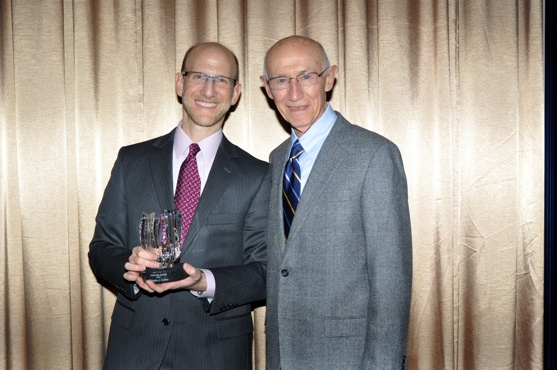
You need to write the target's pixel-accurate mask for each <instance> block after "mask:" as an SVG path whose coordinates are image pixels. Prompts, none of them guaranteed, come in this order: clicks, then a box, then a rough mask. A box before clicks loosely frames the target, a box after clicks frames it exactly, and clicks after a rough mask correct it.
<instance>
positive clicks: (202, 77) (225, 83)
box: [182, 71, 236, 89]
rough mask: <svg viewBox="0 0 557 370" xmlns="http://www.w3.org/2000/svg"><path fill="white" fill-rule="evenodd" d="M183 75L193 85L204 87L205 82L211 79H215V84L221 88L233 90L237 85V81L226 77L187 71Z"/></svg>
mask: <svg viewBox="0 0 557 370" xmlns="http://www.w3.org/2000/svg"><path fill="white" fill-rule="evenodd" d="M182 75H183V76H184V77H185V78H186V80H187V81H188V82H191V83H193V84H198V85H203V84H204V83H205V82H207V81H209V79H210V78H211V79H213V81H214V82H215V86H216V87H220V88H228V89H230V88H232V87H234V85H236V80H235V79H233V78H232V77H225V76H209V75H206V74H205V73H202V72H193V71H185V72H182Z"/></svg>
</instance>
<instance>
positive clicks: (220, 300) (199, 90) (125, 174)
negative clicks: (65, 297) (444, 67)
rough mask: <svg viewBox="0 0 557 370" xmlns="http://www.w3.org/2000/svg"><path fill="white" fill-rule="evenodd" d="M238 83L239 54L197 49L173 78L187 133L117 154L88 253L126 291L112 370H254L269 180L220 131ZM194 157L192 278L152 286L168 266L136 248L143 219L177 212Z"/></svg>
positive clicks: (263, 167)
mask: <svg viewBox="0 0 557 370" xmlns="http://www.w3.org/2000/svg"><path fill="white" fill-rule="evenodd" d="M237 81H238V61H237V59H236V57H235V56H234V55H233V54H232V52H231V51H230V50H228V49H227V48H225V47H224V46H222V45H220V44H217V43H204V44H200V45H197V46H194V47H192V48H190V50H189V51H188V52H187V53H186V55H185V57H184V62H183V65H182V70H181V72H180V73H177V74H176V77H175V84H176V93H177V95H178V96H180V97H181V100H182V105H183V113H182V120H181V121H180V123H179V124H178V127H177V128H176V129H174V130H173V131H172V132H170V133H169V134H167V135H164V136H161V137H159V138H156V139H153V140H149V141H146V142H143V143H139V144H135V145H131V146H128V147H124V148H122V149H121V150H120V152H119V153H118V158H117V159H116V163H115V164H114V168H113V169H112V175H111V177H110V180H109V182H108V185H107V187H106V190H105V193H104V196H103V199H102V202H101V204H100V207H99V211H98V214H97V218H96V228H95V234H94V236H93V240H92V241H91V244H90V251H89V261H90V264H91V267H92V269H93V272H94V273H95V275H96V276H97V278H98V279H99V280H100V281H102V282H103V283H106V284H108V285H110V286H113V287H115V288H116V289H117V290H118V297H117V300H116V304H115V307H114V312H113V314H112V323H111V327H110V334H109V340H108V349H107V353H106V359H105V363H104V368H105V369H118V370H120V369H149V370H152V369H250V368H251V367H252V364H251V361H252V355H251V348H252V338H253V323H252V317H251V305H250V304H251V303H253V302H261V301H263V300H264V299H265V280H266V262H265V261H266V240H265V239H266V238H265V231H266V219H267V211H268V199H269V191H270V185H271V181H270V172H269V171H268V168H269V166H268V164H267V163H265V162H262V161H260V160H258V159H255V158H254V157H252V156H251V155H249V154H248V153H246V152H245V151H243V150H242V149H240V148H239V147H237V146H235V145H233V144H232V143H230V142H229V141H228V139H227V138H226V137H225V136H224V135H223V133H222V126H223V122H224V120H225V116H226V114H227V113H228V111H229V109H230V107H231V106H232V105H234V104H236V102H237V101H238V98H239V96H240V94H241V90H242V87H241V85H240V84H238V83H237ZM192 148H195V149H192ZM198 148H199V149H200V151H199V152H198V153H197V154H196V155H195V156H193V153H195V152H196V151H197V149H198ZM190 151H191V152H192V156H191V157H189V158H190V159H188V160H187V161H185V158H187V156H188V153H189V152H190ZM192 158H193V160H194V161H196V162H197V171H191V173H193V174H195V173H196V172H198V175H199V176H198V178H199V180H200V190H201V196H200V198H199V203H198V205H197V209H196V210H195V214H194V215H193V220H192V222H191V226H190V227H189V229H188V231H187V235H186V237H185V240H184V243H183V249H182V253H181V262H185V264H184V270H185V271H186V273H188V274H189V277H187V278H185V279H182V280H179V281H175V282H167V283H161V284H155V283H153V281H151V280H147V281H145V280H144V279H143V278H142V277H141V275H140V273H141V272H142V271H144V270H145V268H157V267H158V266H159V264H158V262H156V259H157V256H156V255H155V254H153V253H150V252H147V251H146V250H145V249H143V248H141V247H139V232H138V231H139V222H140V219H141V216H142V213H143V212H155V213H156V214H160V213H162V212H163V210H171V209H174V208H175V204H174V194H175V191H174V189H175V188H176V187H178V186H179V184H180V182H178V177H179V172H180V167H181V164H182V162H186V163H189V161H191V160H192ZM196 182H197V181H196ZM197 193H198V194H199V191H198V192H197Z"/></svg>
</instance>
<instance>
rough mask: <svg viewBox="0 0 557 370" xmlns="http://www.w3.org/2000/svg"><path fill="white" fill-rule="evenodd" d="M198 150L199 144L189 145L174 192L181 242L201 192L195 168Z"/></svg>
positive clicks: (197, 171) (197, 172)
mask: <svg viewBox="0 0 557 370" xmlns="http://www.w3.org/2000/svg"><path fill="white" fill-rule="evenodd" d="M199 151H200V149H199V145H197V144H196V143H193V144H191V145H190V151H189V153H188V156H187V157H186V159H185V160H184V162H182V166H181V167H180V174H179V175H178V183H177V184H176V194H174V204H175V206H176V209H177V210H178V211H179V212H180V213H181V214H182V242H183V240H184V239H185V237H186V234H187V233H188V229H189V228H190V224H191V221H192V220H193V214H194V213H195V209H196V208H197V203H199V196H200V193H201V179H200V178H199V170H198V169H197V159H195V156H196V155H197V153H199Z"/></svg>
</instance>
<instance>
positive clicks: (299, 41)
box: [263, 35, 331, 78]
mask: <svg viewBox="0 0 557 370" xmlns="http://www.w3.org/2000/svg"><path fill="white" fill-rule="evenodd" d="M291 48H292V49H299V50H306V51H307V52H308V54H309V55H314V56H315V57H316V58H317V59H318V60H317V61H318V62H319V63H320V64H321V66H322V69H325V68H328V67H329V66H330V65H331V64H330V62H329V58H328V57H327V53H326V52H325V49H324V48H323V45H321V44H320V43H319V42H317V41H315V40H314V39H310V38H309V37H305V36H300V35H293V36H288V37H285V38H283V39H281V40H279V41H277V42H276V43H275V44H274V45H273V46H271V48H270V49H269V50H268V51H267V54H265V63H264V64H263V75H264V76H265V77H266V78H269V75H268V72H269V61H270V60H271V59H272V58H273V57H274V56H275V54H277V53H279V52H280V51H282V50H286V49H291Z"/></svg>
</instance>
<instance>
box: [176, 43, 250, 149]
mask: <svg viewBox="0 0 557 370" xmlns="http://www.w3.org/2000/svg"><path fill="white" fill-rule="evenodd" d="M186 58H187V59H186V61H185V64H184V69H183V71H184V72H185V71H187V72H190V71H194V72H201V73H204V74H206V75H209V76H225V77H232V78H235V79H236V78H237V74H238V73H237V65H236V60H235V58H234V55H233V54H232V53H231V52H230V51H229V50H228V49H226V48H225V47H224V46H222V45H220V44H217V43H207V44H201V45H198V46H196V47H195V48H193V49H192V50H191V51H190V52H189V54H188V55H187V57H186ZM241 92H242V85H240V84H236V85H235V86H234V87H232V88H226V87H225V88H223V87H222V86H219V85H218V84H216V83H215V81H214V79H211V78H209V79H208V80H207V81H206V82H205V83H201V84H199V83H193V82H191V81H188V78H187V77H186V76H183V75H182V74H181V73H177V74H176V94H178V96H180V97H182V107H183V110H182V130H184V132H185V133H186V134H187V135H188V136H189V137H190V139H192V140H193V141H195V142H197V141H200V140H202V139H204V138H206V137H207V136H210V135H211V134H213V133H215V132H217V131H218V130H219V129H221V128H222V125H223V123H224V118H225V115H226V113H227V112H228V110H229V109H230V107H231V106H232V105H234V104H236V102H237V101H238V99H239V97H240V94H241Z"/></svg>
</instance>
